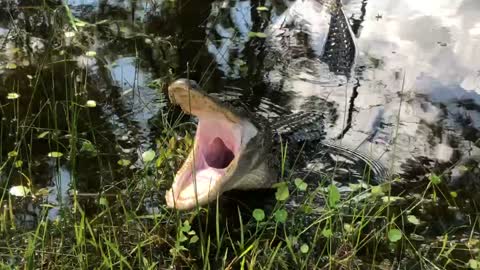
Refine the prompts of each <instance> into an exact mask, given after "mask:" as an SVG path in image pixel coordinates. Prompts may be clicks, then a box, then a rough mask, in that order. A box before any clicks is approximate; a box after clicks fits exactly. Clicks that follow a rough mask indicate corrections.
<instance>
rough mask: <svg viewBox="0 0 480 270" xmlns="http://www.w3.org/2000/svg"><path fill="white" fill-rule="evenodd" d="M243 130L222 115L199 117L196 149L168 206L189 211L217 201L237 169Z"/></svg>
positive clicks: (177, 179)
mask: <svg viewBox="0 0 480 270" xmlns="http://www.w3.org/2000/svg"><path fill="white" fill-rule="evenodd" d="M243 131H244V129H243V126H242V125H241V124H240V123H238V124H237V123H234V122H231V121H228V120H227V119H226V118H224V117H221V116H220V117H218V118H217V119H213V118H205V117H204V118H199V123H198V127H197V133H196V135H195V142H194V147H193V150H192V151H191V152H190V153H189V155H188V157H187V160H186V161H185V162H184V164H183V165H182V167H181V168H180V170H179V171H178V172H177V175H176V176H175V180H174V182H173V184H172V188H171V189H170V190H168V191H167V194H166V202H167V206H169V207H171V208H176V209H183V210H185V209H191V208H194V207H195V206H196V205H204V204H206V203H208V202H210V201H213V200H215V199H216V198H217V195H219V194H220V193H222V192H223V191H224V186H225V181H226V179H228V175H229V174H231V172H233V171H235V169H236V166H237V162H238V159H239V156H240V155H241V148H242V135H243V133H244V132H243Z"/></svg>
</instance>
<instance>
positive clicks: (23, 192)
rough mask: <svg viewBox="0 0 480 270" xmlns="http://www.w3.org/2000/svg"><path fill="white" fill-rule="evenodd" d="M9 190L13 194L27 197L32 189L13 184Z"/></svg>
mask: <svg viewBox="0 0 480 270" xmlns="http://www.w3.org/2000/svg"><path fill="white" fill-rule="evenodd" d="M8 192H9V193H10V195H12V196H16V197H25V196H27V195H28V194H29V193H30V189H29V188H28V187H26V186H12V187H11V188H10V189H9V190H8Z"/></svg>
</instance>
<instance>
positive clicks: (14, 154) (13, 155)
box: [7, 151, 18, 158]
mask: <svg viewBox="0 0 480 270" xmlns="http://www.w3.org/2000/svg"><path fill="white" fill-rule="evenodd" d="M7 156H8V157H9V158H14V157H16V156H18V152H17V151H10V152H8V154H7Z"/></svg>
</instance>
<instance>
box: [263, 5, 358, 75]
mask: <svg viewBox="0 0 480 270" xmlns="http://www.w3.org/2000/svg"><path fill="white" fill-rule="evenodd" d="M268 32H269V34H270V36H271V38H270V40H269V45H270V47H271V48H269V49H272V50H273V51H272V52H270V54H271V56H273V57H272V60H273V61H275V62H277V64H279V63H280V64H282V63H283V64H285V63H287V64H288V62H289V61H295V60H296V59H301V58H305V60H308V59H314V58H316V59H320V60H321V61H322V62H324V63H325V64H327V65H328V68H329V70H330V71H331V72H333V73H335V74H337V75H344V76H347V77H350V75H351V71H352V69H353V67H354V64H355V58H356V45H355V40H354V34H353V32H352V30H351V26H350V24H349V23H348V19H347V18H346V16H345V14H344V12H343V9H342V4H341V1H339V0H323V1H322V0H304V1H300V0H299V1H295V2H293V3H290V4H289V5H288V8H287V9H286V10H285V11H284V12H283V13H282V14H281V15H280V16H278V17H276V18H274V19H273V20H272V24H271V25H270V26H269V29H268ZM275 55H276V56H277V57H275Z"/></svg>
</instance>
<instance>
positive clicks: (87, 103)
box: [85, 100, 97, 108]
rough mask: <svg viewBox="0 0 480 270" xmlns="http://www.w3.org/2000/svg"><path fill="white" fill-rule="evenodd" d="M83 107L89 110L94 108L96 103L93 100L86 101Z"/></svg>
mask: <svg viewBox="0 0 480 270" xmlns="http://www.w3.org/2000/svg"><path fill="white" fill-rule="evenodd" d="M85 106H87V107H89V108H95V107H97V102H96V101H95V100H87V102H86V103H85Z"/></svg>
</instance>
